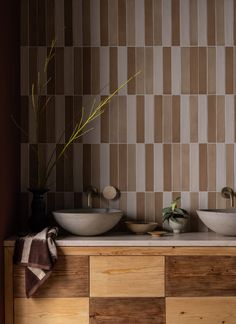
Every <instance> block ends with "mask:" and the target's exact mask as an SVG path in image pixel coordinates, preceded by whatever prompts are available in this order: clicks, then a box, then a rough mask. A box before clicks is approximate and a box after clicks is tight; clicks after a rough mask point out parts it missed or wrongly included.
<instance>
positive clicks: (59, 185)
mask: <svg viewBox="0 0 236 324" xmlns="http://www.w3.org/2000/svg"><path fill="white" fill-rule="evenodd" d="M62 149H63V144H57V145H56V158H58V157H59V155H60V153H61V150H62ZM56 191H61V192H63V191H64V156H63V157H62V158H60V160H58V162H57V165H56Z"/></svg>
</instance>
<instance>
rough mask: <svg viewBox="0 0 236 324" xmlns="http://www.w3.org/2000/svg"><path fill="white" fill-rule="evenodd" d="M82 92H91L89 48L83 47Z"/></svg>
mask: <svg viewBox="0 0 236 324" xmlns="http://www.w3.org/2000/svg"><path fill="white" fill-rule="evenodd" d="M83 66H86V69H83V94H91V48H90V47H83Z"/></svg>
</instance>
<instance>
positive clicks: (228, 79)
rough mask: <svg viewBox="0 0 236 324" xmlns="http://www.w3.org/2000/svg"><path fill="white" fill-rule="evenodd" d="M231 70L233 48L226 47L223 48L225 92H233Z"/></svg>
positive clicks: (232, 65)
mask: <svg viewBox="0 0 236 324" xmlns="http://www.w3.org/2000/svg"><path fill="white" fill-rule="evenodd" d="M233 71H234V63H233V48H232V47H226V48H225V90H226V93H227V94H230V93H233V88H234V86H233V81H234V77H233Z"/></svg>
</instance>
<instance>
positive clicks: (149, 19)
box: [144, 0, 153, 46]
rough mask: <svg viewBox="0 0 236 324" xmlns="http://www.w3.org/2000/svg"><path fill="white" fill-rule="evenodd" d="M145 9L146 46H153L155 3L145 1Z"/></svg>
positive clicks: (150, 0)
mask: <svg viewBox="0 0 236 324" xmlns="http://www.w3.org/2000/svg"><path fill="white" fill-rule="evenodd" d="M144 9H145V45H146V46H152V45H153V1H152V0H145V1H144Z"/></svg>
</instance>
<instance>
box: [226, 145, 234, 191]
mask: <svg viewBox="0 0 236 324" xmlns="http://www.w3.org/2000/svg"><path fill="white" fill-rule="evenodd" d="M226 185H227V186H229V187H231V188H233V187H234V145H233V144H226Z"/></svg>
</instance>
